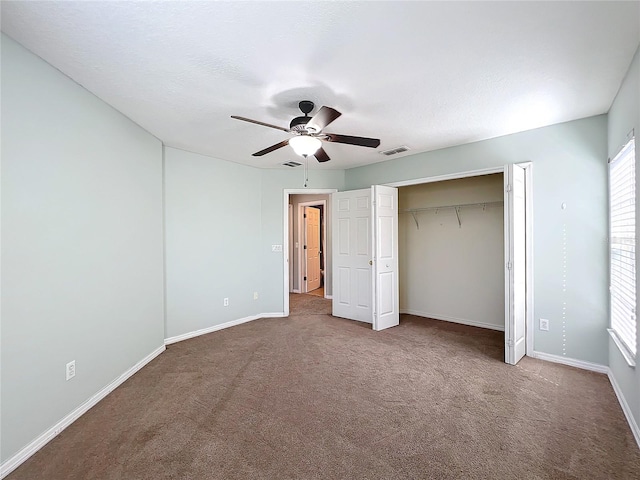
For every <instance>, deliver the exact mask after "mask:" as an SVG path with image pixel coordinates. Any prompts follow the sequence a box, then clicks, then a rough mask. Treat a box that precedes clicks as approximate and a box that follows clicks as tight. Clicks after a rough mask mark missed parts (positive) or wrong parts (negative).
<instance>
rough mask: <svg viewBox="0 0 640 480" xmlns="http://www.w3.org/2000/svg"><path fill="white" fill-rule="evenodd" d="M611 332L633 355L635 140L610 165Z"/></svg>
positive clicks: (634, 333) (634, 322) (634, 332)
mask: <svg viewBox="0 0 640 480" xmlns="http://www.w3.org/2000/svg"><path fill="white" fill-rule="evenodd" d="M609 216H610V228H611V231H610V235H609V238H610V239H611V247H610V249H611V250H610V254H611V259H610V262H611V265H610V268H611V284H610V291H611V329H612V330H613V332H614V334H615V335H616V336H617V337H618V339H619V340H620V341H621V342H622V344H623V345H624V346H625V347H626V348H627V349H628V350H629V353H631V355H632V356H633V357H635V354H636V159H635V139H632V140H631V141H630V142H629V143H627V144H626V145H625V146H624V147H623V148H622V150H621V151H620V153H618V155H616V157H615V158H614V159H613V160H612V161H611V163H610V164H609Z"/></svg>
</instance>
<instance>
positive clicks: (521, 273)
mask: <svg viewBox="0 0 640 480" xmlns="http://www.w3.org/2000/svg"><path fill="white" fill-rule="evenodd" d="M525 175H526V172H525V169H524V168H522V167H521V166H518V165H508V168H507V175H505V199H504V204H505V209H504V216H505V225H508V228H505V266H506V270H505V295H506V297H507V302H505V304H506V311H505V330H504V343H505V350H504V351H505V354H504V355H505V360H504V361H505V362H506V363H509V364H511V365H515V364H516V363H518V362H519V361H520V359H521V358H522V357H524V355H525V352H526V342H525V338H526V318H527V309H526V305H527V298H526V295H527V293H526V278H527V264H526V223H525V221H526V203H525V202H526V183H525Z"/></svg>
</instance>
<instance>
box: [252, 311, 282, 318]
mask: <svg viewBox="0 0 640 480" xmlns="http://www.w3.org/2000/svg"><path fill="white" fill-rule="evenodd" d="M284 317H286V315H285V314H284V312H267V313H261V314H260V315H259V316H258V318H284Z"/></svg>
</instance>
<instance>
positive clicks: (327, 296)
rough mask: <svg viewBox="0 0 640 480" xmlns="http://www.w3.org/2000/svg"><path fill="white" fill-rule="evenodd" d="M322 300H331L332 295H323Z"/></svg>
mask: <svg viewBox="0 0 640 480" xmlns="http://www.w3.org/2000/svg"><path fill="white" fill-rule="evenodd" d="M324 298H326V299H327V300H333V295H325V296H324Z"/></svg>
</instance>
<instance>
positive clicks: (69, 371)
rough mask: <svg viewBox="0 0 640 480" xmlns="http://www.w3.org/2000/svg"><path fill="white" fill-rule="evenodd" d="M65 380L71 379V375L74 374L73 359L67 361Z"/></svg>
mask: <svg viewBox="0 0 640 480" xmlns="http://www.w3.org/2000/svg"><path fill="white" fill-rule="evenodd" d="M66 372H67V380H71V379H72V378H73V377H75V376H76V361H75V360H71V361H70V362H69V363H67V369H66Z"/></svg>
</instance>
